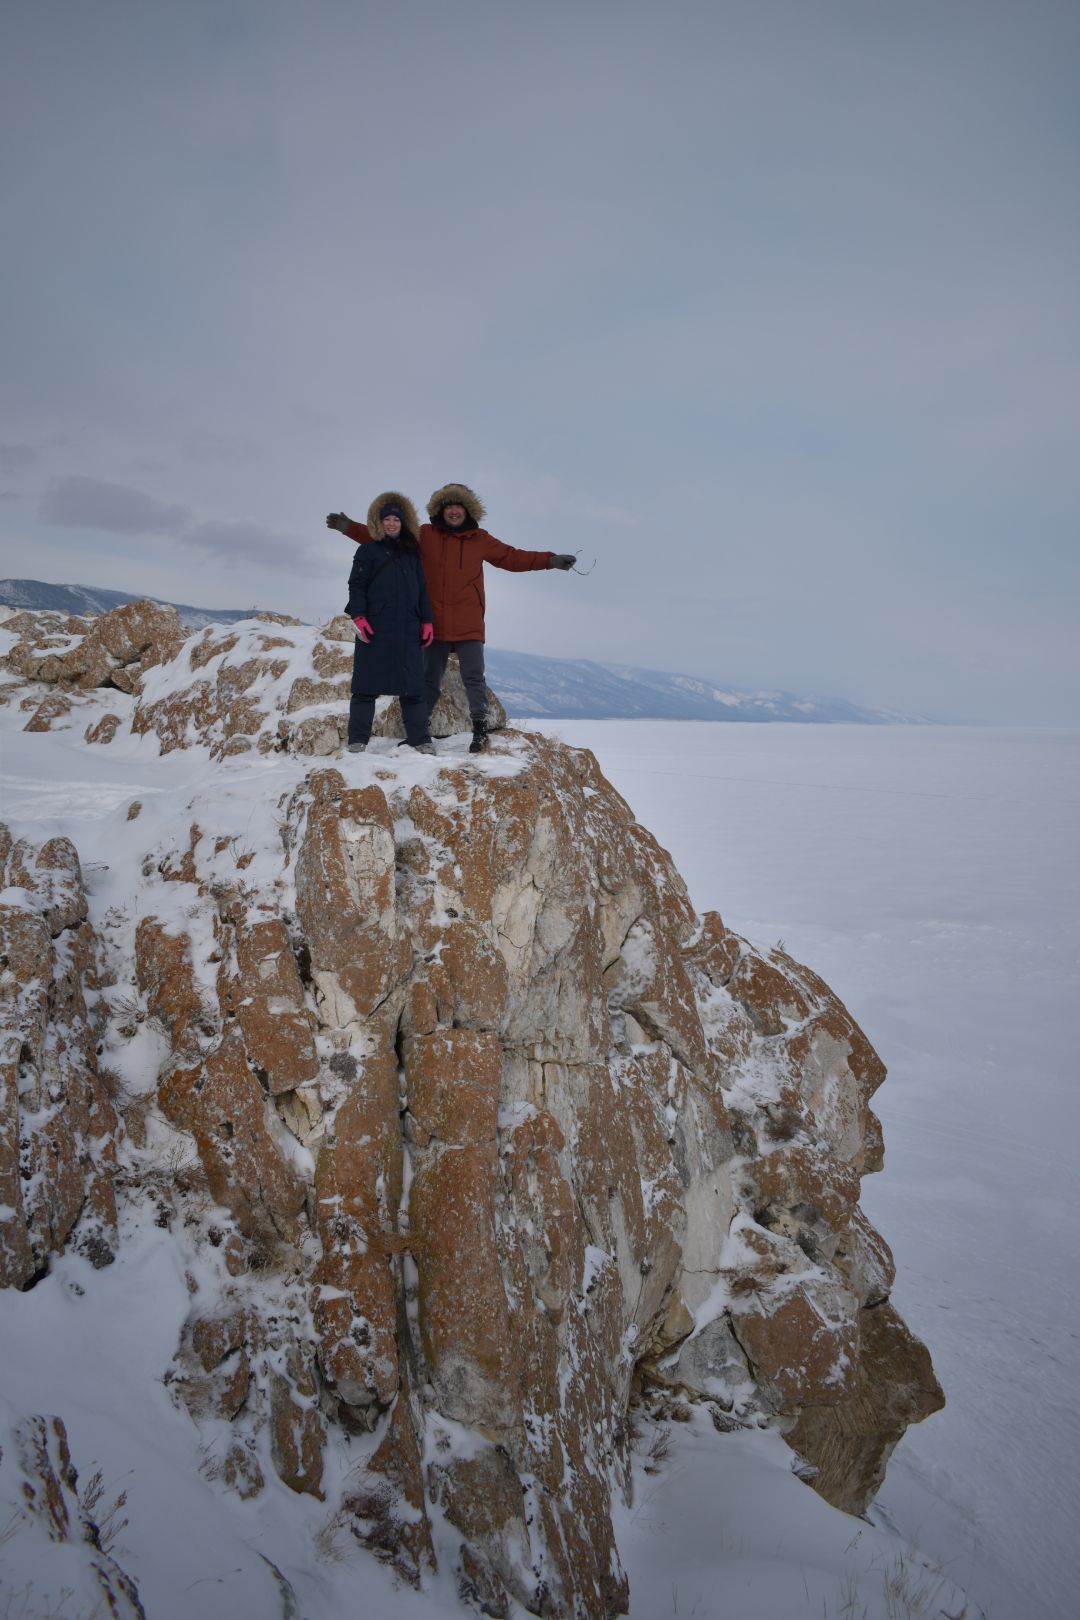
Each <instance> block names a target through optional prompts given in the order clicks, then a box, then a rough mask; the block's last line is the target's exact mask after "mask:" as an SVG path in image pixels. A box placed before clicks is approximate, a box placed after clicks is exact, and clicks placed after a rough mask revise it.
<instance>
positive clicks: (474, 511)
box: [427, 484, 485, 529]
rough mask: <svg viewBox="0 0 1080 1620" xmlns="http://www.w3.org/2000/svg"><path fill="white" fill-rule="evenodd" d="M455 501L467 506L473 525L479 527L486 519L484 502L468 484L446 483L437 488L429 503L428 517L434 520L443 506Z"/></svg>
mask: <svg viewBox="0 0 1080 1620" xmlns="http://www.w3.org/2000/svg"><path fill="white" fill-rule="evenodd" d="M455 501H457V502H458V503H459V505H461V506H463V507H464V508H465V511H466V512H467V513H468V516H469V520H470V522H471V525H472V527H473V528H474V529H478V528H479V527H480V525H481V523H482V522H483V521H484V516H485V514H484V503H483V501H482V500H481V499H480V497H479V495H478V494H477V493H476V491H475V490H474V489H470V488H469V486H468V484H444V485H443V486H442V488H441V489H437V490H436V491H435V493H434V495H433V496H432V497H431V499H430V500H429V501H428V503H427V511H428V517H429V518H430V519H431V520H432V522H434V521H435V519H436V518H437V517H438V515H439V513H440V512H441V511H442V509H443V507H444V506H447V505H453V503H454V502H455Z"/></svg>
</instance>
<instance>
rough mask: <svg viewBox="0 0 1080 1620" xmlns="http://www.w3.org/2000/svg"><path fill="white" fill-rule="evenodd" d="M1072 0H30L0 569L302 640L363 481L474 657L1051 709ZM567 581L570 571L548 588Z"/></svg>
mask: <svg viewBox="0 0 1080 1620" xmlns="http://www.w3.org/2000/svg"><path fill="white" fill-rule="evenodd" d="M1078 78H1080V6H1078V5H1077V4H1076V3H1075V0H1061V3H1058V0H1028V3H1025V4H1020V3H1019V0H1009V3H1002V0H933V3H926V0H906V3H904V4H899V3H893V4H888V3H884V0H746V3H738V0H667V3H665V4H663V5H661V4H659V3H658V0H652V3H649V4H643V3H640V0H545V3H544V4H543V5H540V4H527V3H525V0H396V3H395V4H393V5H387V4H386V3H385V0H379V3H370V4H369V3H365V0H352V3H344V0H340V3H339V0H309V3H308V4H306V5H305V6H303V7H299V6H296V5H293V4H291V3H290V4H280V3H279V0H186V3H185V4H184V5H183V6H180V5H175V4H169V3H167V0H95V3H94V4H93V5H89V6H88V5H86V4H84V3H80V0H39V3H37V4H36V5H34V6H11V7H6V8H4V15H3V21H2V23H0V208H2V213H0V218H2V220H3V226H4V251H3V260H2V263H3V278H2V287H3V292H2V298H0V355H2V357H3V358H2V365H0V575H2V576H11V577H17V578H35V579H44V580H49V581H54V582H59V583H79V584H87V585H97V586H105V587H108V588H111V589H116V590H125V591H136V592H146V593H148V594H151V595H155V596H160V597H163V598H166V599H170V600H174V601H180V602H186V603H191V604H194V605H196V606H202V607H229V608H243V607H248V606H258V607H264V608H274V609H279V610H286V611H292V612H295V613H297V614H299V615H300V616H301V617H303V618H305V619H309V620H318V619H321V618H327V617H329V616H330V615H331V614H332V613H335V612H337V611H339V610H340V609H341V607H342V606H343V604H344V600H345V581H346V576H347V573H348V568H349V565H350V562H351V544H350V543H349V542H348V541H346V540H344V539H343V538H342V537H340V536H338V535H336V534H334V533H332V532H330V531H328V530H327V529H326V527H325V524H324V517H325V514H326V513H327V512H329V511H332V510H344V511H346V512H348V513H350V515H352V516H355V517H363V515H364V513H365V512H366V509H367V506H368V504H369V502H370V501H371V500H372V498H373V497H374V496H375V495H376V494H377V493H378V492H379V491H381V490H384V489H387V488H400V489H402V490H404V491H405V492H406V493H407V494H408V495H409V496H410V497H411V498H412V499H413V501H414V502H415V503H416V504H417V506H418V507H421V508H422V506H423V504H424V503H425V502H426V500H427V497H428V495H429V494H430V493H431V491H432V490H433V489H435V488H436V487H437V486H439V485H441V484H443V483H444V482H447V481H449V480H460V481H462V482H465V483H467V484H469V485H471V486H472V487H473V488H474V489H476V490H477V491H478V492H479V493H480V495H481V497H482V499H483V501H484V503H485V505H486V507H487V512H488V516H487V520H486V526H487V527H488V528H489V529H490V531H491V532H492V533H494V534H496V535H498V536H499V537H500V538H501V539H504V540H507V541H509V542H510V543H511V544H514V545H518V546H522V547H526V548H529V549H551V550H555V551H574V552H577V553H579V554H580V559H581V568H582V570H591V571H589V572H583V573H579V574H570V575H564V574H562V573H558V572H552V573H539V574H535V575H525V576H522V575H513V574H497V573H495V572H494V571H492V570H490V569H489V570H488V639H489V641H490V642H491V643H492V644H493V645H496V646H502V647H509V648H514V649H516V650H518V651H522V652H533V653H545V654H549V655H554V656H559V657H573V658H598V659H601V660H605V661H611V662H625V663H630V664H637V665H644V666H647V667H652V668H658V669H667V670H680V671H685V672H687V673H691V674H695V675H700V676H705V677H709V678H711V679H714V680H716V681H718V682H720V683H721V684H725V685H732V686H738V687H742V688H749V689H757V688H763V687H765V688H774V687H780V688H786V689H788V690H791V691H795V692H798V693H804V694H820V695H836V696H843V697H847V698H850V699H852V700H853V701H856V702H862V703H869V704H883V705H889V706H894V707H899V708H901V709H904V710H906V711H908V712H912V713H919V714H927V715H931V716H934V717H937V718H943V719H962V720H973V721H983V722H990V723H994V722H997V723H1002V724H1044V725H1077V724H1080V659H1078V656H1077V653H1076V650H1075V642H1076V639H1077V638H1076V635H1075V624H1076V620H1077V608H1078V598H1080V589H1078V573H1080V570H1078V566H1077V553H1078V537H1080V473H1078V470H1077V469H1078V468H1080V298H1078V295H1077V291H1076V289H1077V287H1080V188H1078V187H1077V184H1076V175H1077V172H1078V162H1077V160H1078V158H1080V96H1078V95H1077V93H1076V86H1077V83H1078ZM594 564H595V566H593V565H594Z"/></svg>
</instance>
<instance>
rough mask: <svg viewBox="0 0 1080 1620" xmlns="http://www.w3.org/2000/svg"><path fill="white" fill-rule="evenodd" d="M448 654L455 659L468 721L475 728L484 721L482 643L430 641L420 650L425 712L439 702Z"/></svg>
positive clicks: (485, 684) (484, 689)
mask: <svg viewBox="0 0 1080 1620" xmlns="http://www.w3.org/2000/svg"><path fill="white" fill-rule="evenodd" d="M452 652H456V653H457V656H458V668H459V669H460V670H461V679H462V681H463V683H464V686H465V695H466V697H467V698H468V700H469V717H470V719H471V720H472V723H473V725H474V726H475V725H476V724H477V723H478V722H479V721H481V720H486V719H487V682H486V681H485V680H484V643H483V642H482V641H433V642H432V643H431V646H430V647H425V649H424V680H425V682H426V684H427V712H428V718H429V719H430V717H431V711H432V709H433V708H434V707H435V705H436V703H438V701H439V693H440V692H441V691H442V683H443V676H444V675H445V674H446V661H447V659H448V658H449V657H450V654H451V653H452Z"/></svg>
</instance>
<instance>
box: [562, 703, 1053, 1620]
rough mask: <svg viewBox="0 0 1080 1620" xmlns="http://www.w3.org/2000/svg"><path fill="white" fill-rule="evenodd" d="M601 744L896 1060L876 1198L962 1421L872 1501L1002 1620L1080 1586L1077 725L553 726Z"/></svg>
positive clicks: (770, 932)
mask: <svg viewBox="0 0 1080 1620" xmlns="http://www.w3.org/2000/svg"><path fill="white" fill-rule="evenodd" d="M538 729H543V730H544V731H546V732H548V733H549V734H554V735H558V736H561V737H563V738H565V739H566V741H567V742H571V743H577V744H581V745H584V746H586V747H589V748H591V749H593V751H594V752H595V753H596V755H597V757H598V759H599V761H600V764H601V766H602V768H603V769H604V771H605V773H606V774H607V776H608V777H609V778H610V780H611V781H612V782H613V783H614V784H615V786H616V787H617V788H618V789H619V790H620V792H622V793H623V795H624V796H625V797H626V798H627V799H628V800H629V802H630V803H631V805H632V806H633V808H634V810H635V812H636V814H637V816H638V819H639V820H640V821H642V822H643V823H644V824H645V825H646V826H648V827H649V828H650V829H651V830H652V831H653V832H654V833H655V834H656V836H657V837H658V838H659V840H660V842H661V843H663V844H664V845H665V846H666V847H667V848H668V849H669V850H670V851H671V853H672V855H673V856H674V857H675V861H676V864H677V865H678V867H679V869H680V871H681V872H682V874H683V876H684V878H685V879H686V881H687V884H688V885H689V888H690V893H691V897H692V899H693V901H694V903H695V905H696V906H697V908H698V909H699V910H702V909H716V910H718V911H720V912H721V914H722V915H723V917H724V919H725V921H727V923H728V924H729V925H730V926H731V927H733V928H735V929H736V930H737V931H738V932H739V933H742V934H745V935H747V936H748V937H749V938H750V939H752V940H754V941H755V942H756V943H759V944H766V945H768V944H774V943H775V942H776V941H777V940H778V939H782V940H783V941H784V943H785V945H786V948H787V949H788V950H789V951H790V952H791V953H792V954H793V955H794V956H795V957H796V958H798V959H799V960H801V961H804V962H806V963H807V964H808V965H809V966H811V967H812V968H814V969H815V971H817V972H818V973H820V974H821V975H822V976H823V977H824V978H825V979H826V980H827V981H828V983H829V984H830V985H831V986H832V987H833V989H834V990H835V991H836V992H837V994H838V995H839V996H840V997H841V999H842V1000H843V1001H844V1002H845V1003H846V1005H847V1006H848V1008H849V1009H850V1011H851V1012H852V1014H853V1015H854V1016H855V1017H856V1018H857V1019H858V1021H859V1022H860V1023H861V1024H862V1026H863V1028H864V1029H865V1030H866V1032H867V1034H868V1035H869V1037H870V1039H871V1040H872V1042H873V1044H874V1045H875V1047H876V1048H877V1050H878V1051H879V1052H880V1054H881V1056H882V1058H883V1059H884V1061H885V1062H886V1064H887V1065H888V1069H889V1078H888V1080H887V1081H886V1083H885V1085H884V1086H883V1087H882V1089H881V1090H880V1091H879V1092H878V1094H877V1098H876V1100H875V1108H876V1110H877V1112H878V1113H879V1115H880V1117H881V1120H882V1123H883V1125H884V1129H885V1148H886V1167H885V1171H884V1173H883V1174H881V1175H878V1176H871V1177H868V1178H867V1180H866V1181H865V1182H864V1184H863V1204H864V1207H865V1209H866V1211H867V1213H868V1214H869V1216H870V1218H871V1220H873V1221H874V1222H875V1224H876V1225H877V1226H878V1227H879V1228H880V1230H881V1231H882V1233H883V1234H884V1235H885V1237H886V1238H887V1239H888V1241H889V1242H890V1243H891V1245H892V1247H893V1249H894V1251H895V1255H896V1261H897V1281H896V1288H895V1293H894V1298H895V1300H896V1303H897V1305H898V1307H899V1309H900V1311H901V1313H902V1315H903V1316H904V1317H905V1319H906V1320H907V1322H908V1323H909V1324H910V1326H911V1327H912V1328H913V1329H914V1330H915V1332H917V1333H918V1334H919V1335H920V1336H921V1337H922V1338H924V1339H925V1340H926V1342H927V1344H928V1345H929V1347H930V1350H931V1352H932V1354H933V1358H934V1364H935V1367H936V1370H937V1373H938V1376H939V1378H940V1379H941V1382H942V1385H943V1386H944V1389H945V1392H946V1396H947V1398H948V1405H947V1407H946V1409H945V1411H944V1412H942V1413H941V1414H939V1415H938V1416H936V1417H934V1418H931V1419H930V1420H929V1421H928V1422H927V1423H925V1424H923V1425H921V1426H919V1427H916V1428H914V1429H912V1430H910V1431H909V1433H908V1435H907V1437H906V1438H905V1440H904V1441H903V1442H902V1444H901V1446H900V1447H899V1448H898V1451H897V1453H896V1455H895V1457H894V1458H893V1461H892V1463H891V1465H890V1470H889V1475H888V1478H887V1480H886V1484H885V1488H884V1490H883V1492H882V1494H881V1497H880V1498H879V1503H878V1506H877V1509H876V1510H875V1511H879V1512H880V1513H881V1514H883V1515H885V1516H886V1517H887V1519H888V1520H889V1522H891V1523H892V1524H893V1525H894V1526H895V1527H896V1528H898V1529H899V1530H900V1532H901V1533H902V1534H904V1535H906V1536H910V1537H911V1538H912V1540H914V1541H915V1542H916V1543H917V1544H918V1545H919V1546H920V1547H921V1548H922V1549H923V1550H924V1551H926V1552H928V1553H930V1554H932V1555H933V1556H934V1557H936V1558H937V1559H939V1560H940V1561H941V1563H942V1564H943V1565H944V1566H945V1568H946V1569H947V1571H948V1573H949V1574H950V1575H951V1576H952V1578H953V1579H954V1580H955V1581H956V1582H957V1583H958V1584H959V1585H961V1586H963V1587H965V1588H966V1589H967V1590H968V1591H969V1592H970V1593H971V1595H972V1596H973V1597H974V1598H975V1599H976V1601H978V1602H979V1603H981V1604H982V1605H983V1607H985V1608H987V1609H988V1610H990V1612H991V1614H992V1620H1062V1617H1063V1616H1064V1615H1066V1614H1070V1613H1075V1612H1076V1607H1075V1605H1076V1601H1077V1600H1076V1593H1077V1589H1078V1585H1080V1578H1078V1576H1080V1571H1078V1560H1077V1554H1076V1551H1075V1547H1076V1538H1075V1512H1076V1510H1075V1504H1076V1501H1077V1499H1078V1497H1080V1465H1078V1454H1080V1446H1078V1441H1080V1419H1078V1416H1077V1409H1076V1390H1077V1388H1078V1387H1080V1354H1078V1349H1080V1346H1078V1339H1080V1305H1078V1300H1077V1287H1076V1250H1077V1242H1078V1239H1080V1221H1078V1209H1077V1206H1078V1196H1077V1185H1078V1178H1077V1172H1076V1151H1077V1139H1078V1127H1080V1086H1078V1081H1080V1073H1078V1062H1077V1048H1076V1040H1075V1034H1074V1027H1075V1024H1076V1017H1077V1012H1078V1010H1080V995H1078V988H1080V975H1078V972H1077V964H1078V957H1080V905H1078V899H1080V894H1078V891H1080V859H1078V855H1080V837H1078V832H1077V829H1078V828H1080V733H1078V732H1075V731H1030V730H997V729H974V728H970V729H969V728H963V729H961V728H952V727H949V728H937V727H934V728H931V727H926V728H923V727H881V728H876V727H874V728H871V727H856V726H788V725H776V726H768V725H741V724H740V725H709V724H707V723H704V724H701V723H685V724H668V723H660V722H647V721H637V722H625V723H624V722H603V723H600V722H596V721H590V722H571V721H551V722H544V723H542V725H541V726H539V727H538Z"/></svg>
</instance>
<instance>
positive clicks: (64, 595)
mask: <svg viewBox="0 0 1080 1620" xmlns="http://www.w3.org/2000/svg"><path fill="white" fill-rule="evenodd" d="M125 602H157V603H159V604H160V605H161V606H162V607H174V608H175V609H176V611H177V613H178V614H179V615H180V622H181V624H186V625H187V627H188V629H189V630H201V629H202V628H203V626H204V625H207V624H235V623H236V622H237V620H238V619H250V617H251V615H252V614H253V613H257V612H258V611H259V609H258V608H254V607H249V608H220V609H219V608H197V607H188V606H187V604H186V603H183V602H165V601H163V600H162V598H161V597H160V596H151V595H150V594H149V592H147V591H143V592H142V594H141V595H139V594H137V593H136V594H134V595H133V594H132V592H131V591H106V590H102V589H100V588H99V587H98V586H97V585H47V584H46V583H45V581H44V580H43V579H0V607H11V608H51V609H52V611H53V612H54V613H77V614H87V613H89V614H96V613H108V612H109V611H110V610H111V609H112V608H118V607H123V605H124V603H125Z"/></svg>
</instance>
